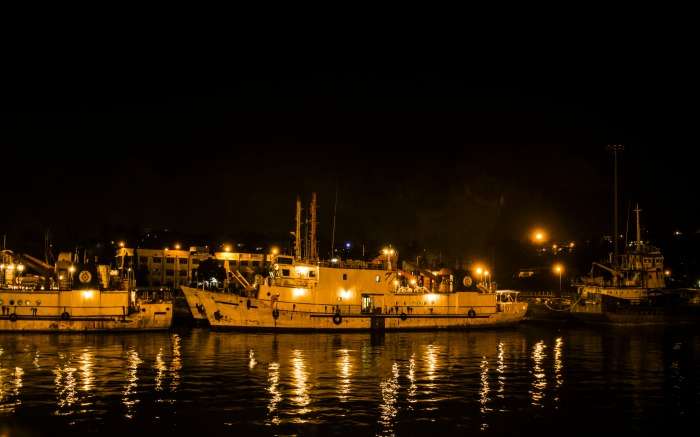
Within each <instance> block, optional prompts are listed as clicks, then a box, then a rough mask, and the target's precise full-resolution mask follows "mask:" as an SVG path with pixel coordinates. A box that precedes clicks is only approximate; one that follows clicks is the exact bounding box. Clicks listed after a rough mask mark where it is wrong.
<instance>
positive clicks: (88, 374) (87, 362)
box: [80, 350, 95, 392]
mask: <svg viewBox="0 0 700 437" xmlns="http://www.w3.org/2000/svg"><path fill="white" fill-rule="evenodd" d="M94 366H95V355H94V354H93V353H92V352H89V351H87V350H86V351H85V352H83V353H82V354H80V379H81V380H82V386H81V389H82V391H84V392H90V391H92V389H93V388H94V387H95V375H94V374H93V368H94Z"/></svg>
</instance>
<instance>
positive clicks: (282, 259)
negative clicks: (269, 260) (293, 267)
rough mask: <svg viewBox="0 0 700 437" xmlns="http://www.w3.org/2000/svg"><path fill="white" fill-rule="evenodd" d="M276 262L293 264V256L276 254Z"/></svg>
mask: <svg viewBox="0 0 700 437" xmlns="http://www.w3.org/2000/svg"><path fill="white" fill-rule="evenodd" d="M277 264H294V258H292V257H291V256H278V257H277Z"/></svg>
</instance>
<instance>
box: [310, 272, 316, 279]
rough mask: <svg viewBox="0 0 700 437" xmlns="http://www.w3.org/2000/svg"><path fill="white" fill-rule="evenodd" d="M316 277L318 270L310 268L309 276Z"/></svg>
mask: <svg viewBox="0 0 700 437" xmlns="http://www.w3.org/2000/svg"><path fill="white" fill-rule="evenodd" d="M315 277H316V270H309V278H315Z"/></svg>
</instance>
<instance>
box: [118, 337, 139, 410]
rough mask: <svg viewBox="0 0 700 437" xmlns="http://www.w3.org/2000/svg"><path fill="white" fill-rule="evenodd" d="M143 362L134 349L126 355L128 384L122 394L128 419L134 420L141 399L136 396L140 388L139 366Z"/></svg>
mask: <svg viewBox="0 0 700 437" xmlns="http://www.w3.org/2000/svg"><path fill="white" fill-rule="evenodd" d="M142 362H143V361H142V360H141V359H140V358H139V354H138V352H136V351H135V350H134V349H133V348H131V349H129V351H128V352H127V353H126V368H127V375H126V380H127V384H126V386H125V387H124V392H123V394H122V404H124V406H125V407H126V413H125V414H124V416H125V417H126V418H127V419H132V418H133V417H134V409H135V407H136V404H137V403H138V402H139V399H137V398H136V397H134V394H135V393H136V389H137V388H138V380H139V377H138V374H137V373H138V368H139V364H141V363H142Z"/></svg>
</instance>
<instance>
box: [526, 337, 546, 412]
mask: <svg viewBox="0 0 700 437" xmlns="http://www.w3.org/2000/svg"><path fill="white" fill-rule="evenodd" d="M546 347H547V346H545V344H544V340H540V341H539V342H537V344H535V346H534V347H533V348H532V361H533V368H532V375H533V376H534V380H533V382H532V390H530V395H531V397H532V405H534V406H538V407H540V406H542V399H543V398H544V390H545V388H547V380H546V375H545V373H544V367H543V366H542V363H543V361H544V358H545V356H546V354H545V352H544V350H545V348H546Z"/></svg>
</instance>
